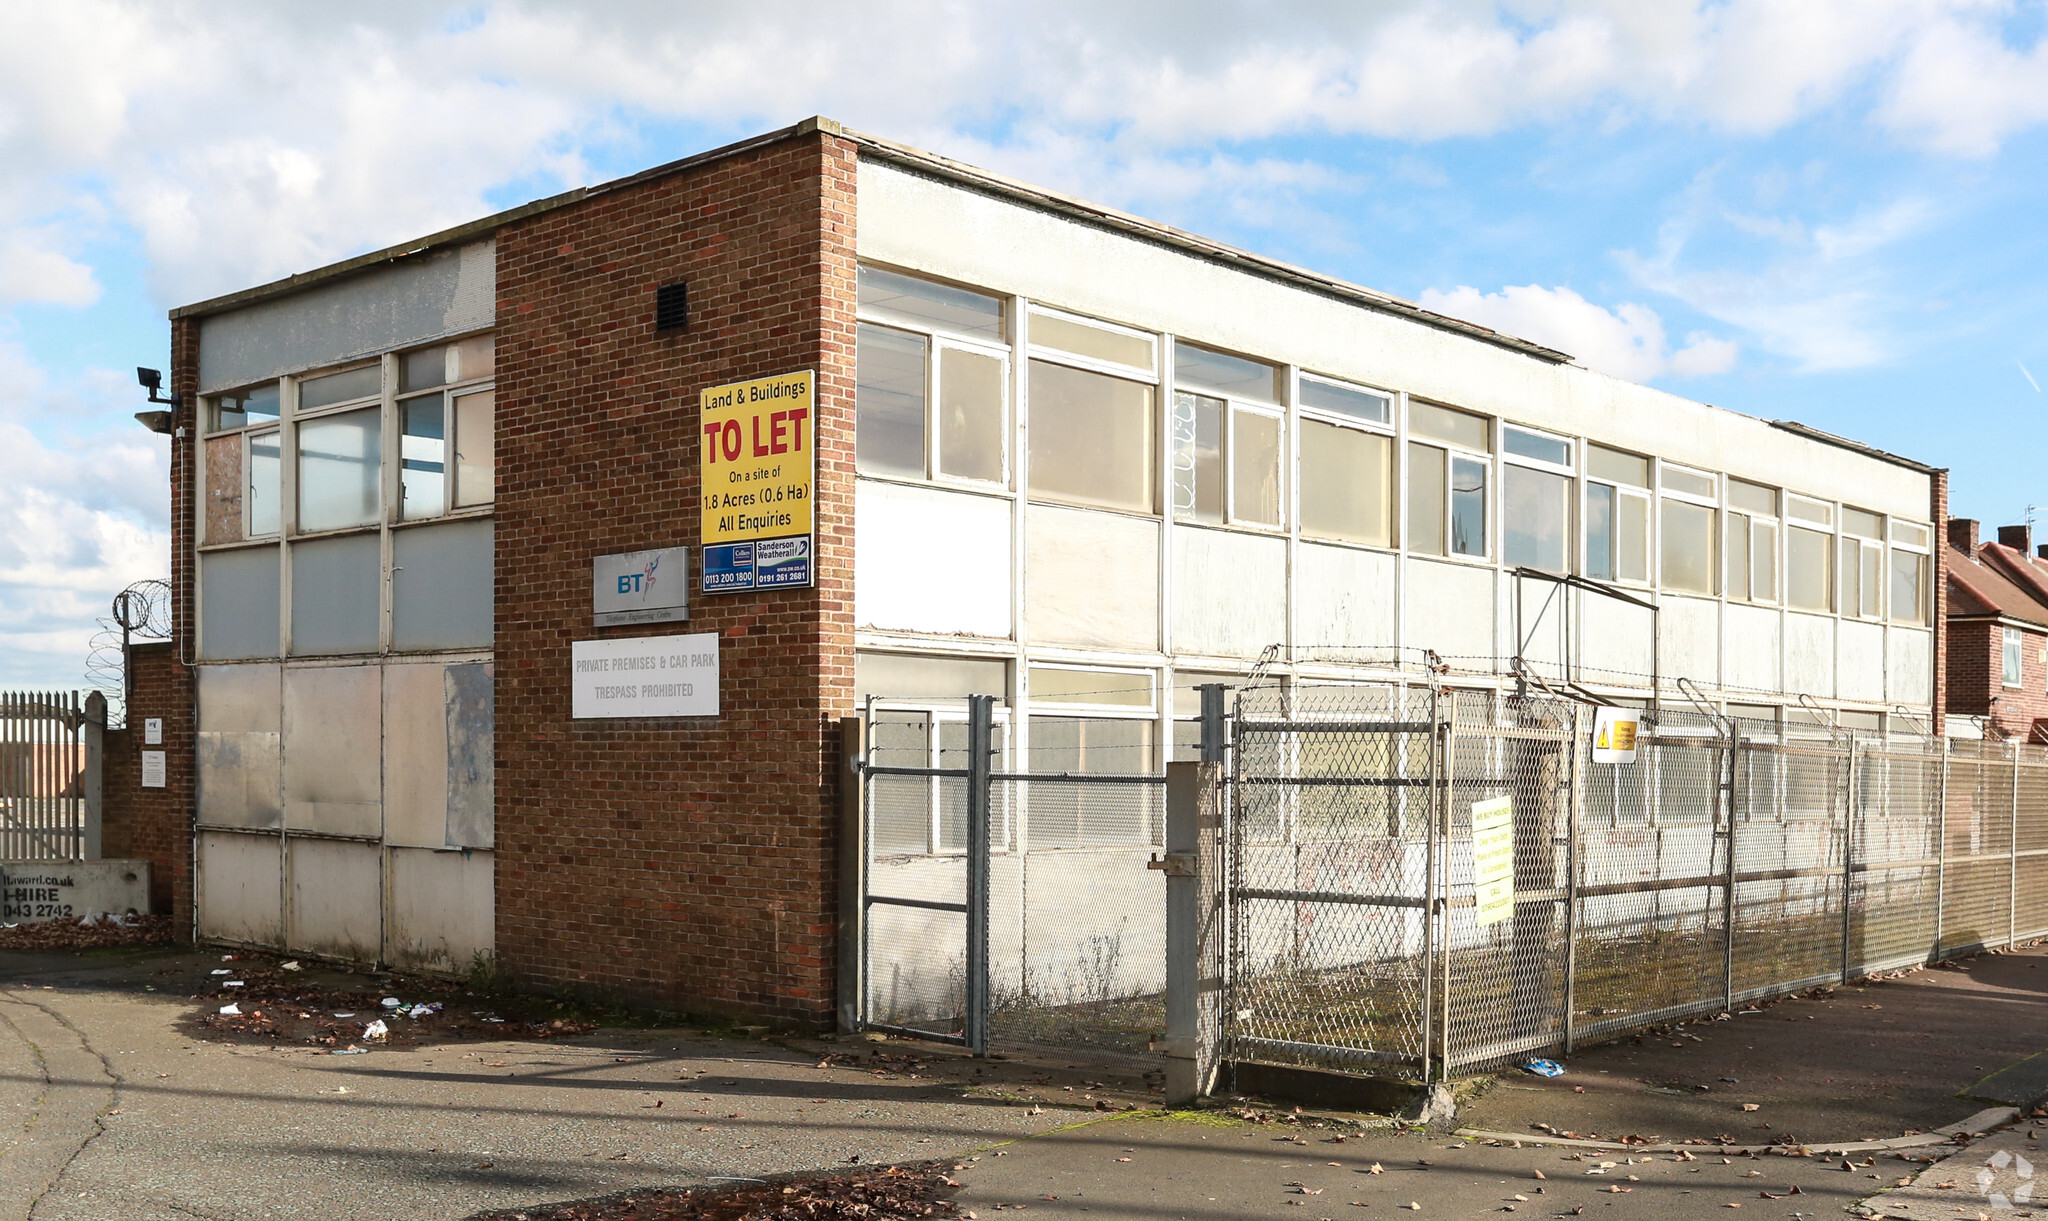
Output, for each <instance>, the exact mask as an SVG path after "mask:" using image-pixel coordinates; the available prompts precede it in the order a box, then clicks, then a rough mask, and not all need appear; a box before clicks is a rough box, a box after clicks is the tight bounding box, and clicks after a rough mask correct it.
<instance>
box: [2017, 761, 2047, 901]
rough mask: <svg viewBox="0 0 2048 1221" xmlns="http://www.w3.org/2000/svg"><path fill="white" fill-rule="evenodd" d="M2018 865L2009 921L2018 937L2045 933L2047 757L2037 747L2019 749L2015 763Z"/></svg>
mask: <svg viewBox="0 0 2048 1221" xmlns="http://www.w3.org/2000/svg"><path fill="white" fill-rule="evenodd" d="M2018 785H2019V819H2018V823H2017V826H2016V833H2017V836H2018V844H2017V847H2018V852H2019V867H2018V873H2017V879H2016V882H2017V884H2016V886H2015V887H2014V896H2015V900H2016V902H2017V904H2018V910H2016V911H2015V912H2014V913H2013V923H2014V925H2015V926H2016V931H2017V933H2018V935H2019V936H2020V937H2022V938H2033V937H2040V936H2043V935H2048V759H2044V758H2043V757H2042V754H2041V751H2040V750H2039V748H2035V747H2029V748H2025V749H2023V750H2022V752H2021V759H2020V764H2019V779H2018Z"/></svg>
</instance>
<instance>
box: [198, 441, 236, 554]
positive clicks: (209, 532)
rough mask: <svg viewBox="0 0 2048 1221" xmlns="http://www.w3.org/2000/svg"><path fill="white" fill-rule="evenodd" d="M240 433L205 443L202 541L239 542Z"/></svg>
mask: <svg viewBox="0 0 2048 1221" xmlns="http://www.w3.org/2000/svg"><path fill="white" fill-rule="evenodd" d="M242 487H243V481H242V434H240V433H235V434H233V435H231V436H225V437H209V438H207V441H206V541H207V542H209V543H239V542H241V541H242Z"/></svg>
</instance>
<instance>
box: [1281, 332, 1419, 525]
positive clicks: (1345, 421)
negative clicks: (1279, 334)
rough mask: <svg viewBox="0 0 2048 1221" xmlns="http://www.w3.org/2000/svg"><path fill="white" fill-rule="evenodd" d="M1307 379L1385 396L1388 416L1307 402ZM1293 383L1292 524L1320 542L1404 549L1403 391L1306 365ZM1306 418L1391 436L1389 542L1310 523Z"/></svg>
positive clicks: (1285, 493) (1287, 493) (1289, 438)
mask: <svg viewBox="0 0 2048 1221" xmlns="http://www.w3.org/2000/svg"><path fill="white" fill-rule="evenodd" d="M1303 382H1319V383H1321V384H1323V385H1326V386H1334V387H1336V388H1337V389H1339V390H1349V391H1355V392H1358V393H1361V394H1369V395H1372V396H1374V397H1376V398H1379V399H1383V400H1384V401H1385V402H1386V404H1387V418H1386V421H1385V422H1384V423H1380V422H1375V421H1372V420H1367V419H1363V418H1361V417H1359V416H1355V415H1347V414H1345V413H1344V412H1341V411H1336V410H1333V409H1331V408H1327V407H1310V406H1307V405H1305V404H1304V403H1303V402H1302V397H1301V385H1302V383H1303ZM1289 389H1290V393H1289V394H1288V398H1289V399H1290V400H1291V401H1292V402H1293V404H1294V413H1293V414H1294V417H1295V420H1294V425H1293V427H1291V428H1284V435H1285V441H1284V442H1283V443H1285V444H1291V446H1292V448H1293V450H1294V453H1293V455H1292V457H1293V460H1292V461H1291V462H1289V461H1286V460H1285V458H1284V457H1283V460H1282V467H1283V470H1285V471H1291V472H1292V474H1293V479H1292V481H1291V483H1290V485H1289V486H1287V487H1284V488H1283V489H1282V492H1281V496H1282V500H1283V502H1284V503H1285V504H1288V505H1291V506H1292V508H1293V512H1292V514H1291V516H1292V519H1293V520H1292V523H1291V525H1290V527H1289V528H1290V529H1291V530H1292V531H1293V533H1294V534H1295V535H1297V536H1298V537H1300V538H1303V539H1309V540H1313V541H1315V542H1317V543H1334V544H1337V545H1339V546H1347V547H1370V548H1372V549H1373V550H1375V551H1387V552H1398V551H1401V550H1403V549H1404V548H1405V547H1406V545H1407V532H1406V526H1407V523H1406V520H1405V519H1406V517H1407V512H1406V510H1405V509H1404V507H1403V499H1402V497H1403V493H1405V492H1406V490H1407V483H1408V481H1407V471H1408V466H1407V461H1406V459H1405V458H1404V457H1403V456H1402V438H1401V432H1402V430H1401V428H1400V423H1401V419H1402V396H1401V395H1400V394H1397V393H1395V392H1394V391H1392V390H1381V389H1378V388H1377V387H1373V386H1368V385H1366V384H1365V383H1363V382H1352V381H1346V380H1344V379H1342V378H1337V377H1331V376H1330V375H1329V374H1326V373H1310V372H1307V371H1305V370H1302V369H1296V370H1295V373H1294V383H1293V385H1292V386H1291V387H1290V388H1289ZM1303 424H1327V425H1330V426H1331V427H1335V428H1347V429H1350V430H1352V431H1354V432H1362V433H1365V434H1367V435H1368V436H1374V437H1381V438H1384V439H1385V441H1386V443H1387V466H1386V470H1385V472H1384V474H1385V476H1386V487H1385V488H1384V489H1382V491H1383V493H1384V495H1385V496H1386V499H1387V506H1386V510H1387V541H1386V543H1385V544H1384V545H1381V544H1378V543H1368V542H1362V541H1360V540H1358V539H1355V538H1336V537H1333V536H1331V535H1327V534H1317V533H1314V532H1312V531H1310V530H1309V529H1308V525H1307V518H1306V514H1304V513H1303V512H1302V509H1301V499H1302V496H1303V495H1304V494H1305V489H1306V487H1307V485H1306V483H1305V482H1304V480H1303V478H1302V455H1303V446H1302V444H1301V434H1302V430H1301V425H1303Z"/></svg>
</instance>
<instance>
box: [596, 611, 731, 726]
mask: <svg viewBox="0 0 2048 1221" xmlns="http://www.w3.org/2000/svg"><path fill="white" fill-rule="evenodd" d="M570 666H571V670H572V674H571V683H570V691H571V715H572V716H574V717H576V718H577V719H579V720H588V719H591V718H596V717H641V716H717V715H718V633H716V632H701V633H698V634H695V635H690V636H641V637H637V638H635V639H631V640H579V641H577V642H576V643H575V644H574V645H572V646H571V647H570Z"/></svg>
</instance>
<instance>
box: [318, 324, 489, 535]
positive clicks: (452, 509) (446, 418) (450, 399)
mask: <svg viewBox="0 0 2048 1221" xmlns="http://www.w3.org/2000/svg"><path fill="white" fill-rule="evenodd" d="M479 335H493V338H494V342H495V335H494V332H492V331H491V330H489V329H486V330H482V331H471V332H469V333H467V334H463V335H453V336H449V337H448V338H445V339H437V340H435V341H434V342H432V343H424V344H417V345H414V346H413V347H410V348H400V349H399V350H397V351H395V352H393V353H391V354H390V358H391V364H390V367H389V368H387V369H386V370H385V384H386V392H385V395H384V397H385V398H386V399H388V400H389V401H390V403H391V410H390V414H389V417H388V421H387V422H388V424H389V435H390V436H391V437H392V438H394V439H395V440H396V441H397V444H395V445H387V446H385V449H386V450H387V451H388V452H387V453H386V454H385V456H384V457H385V463H386V471H385V475H386V477H387V478H388V479H389V480H390V481H391V490H390V492H389V494H388V495H387V500H388V501H389V503H388V504H387V506H386V512H387V514H388V515H389V517H390V521H391V525H392V527H393V528H398V527H402V526H413V525H420V524H423V523H426V522H436V521H447V520H449V519H450V518H458V517H474V516H479V515H481V514H485V513H489V512H490V511H491V510H492V508H493V507H494V506H495V504H496V502H497V496H496V494H495V484H496V472H497V446H496V435H497V404H496V402H495V401H493V403H492V405H491V417H492V428H491V431H492V440H493V444H492V455H491V471H492V475H493V487H494V492H493V495H492V496H491V498H490V499H489V500H486V501H484V502H483V503H481V504H470V505H457V504H456V503H455V497H456V463H455V453H456V450H455V447H456V445H457V444H458V443H459V438H458V437H457V435H456V432H457V428H458V425H457V424H456V412H455V400H456V399H458V398H463V397H466V396H468V395H472V394H477V393H481V392H484V391H494V390H496V389H497V384H498V366H497V360H496V358H495V354H494V356H493V359H492V362H491V371H490V372H489V373H486V374H484V375H482V376H480V377H471V378H463V379H458V380H456V381H451V382H443V383H442V384H440V385H438V386H429V387H427V388H426V389H424V390H404V391H401V390H400V389H399V388H398V383H399V380H400V378H399V374H398V370H399V369H400V368H401V367H402V366H403V362H404V360H405V358H406V357H408V356H411V355H412V354H414V353H415V352H422V351H426V350H428V349H432V348H452V347H454V346H456V345H457V344H460V343H462V342H463V341H464V340H467V339H475V338H477V337H478V336H479ZM435 394H438V395H440V396H441V448H442V451H443V452H442V458H441V510H440V512H438V513H433V514H429V515H427V516H423V517H407V516H406V515H405V453H404V449H405V405H406V404H407V403H410V402H412V401H414V400H416V399H423V398H426V397H428V396H429V395H435ZM325 412H326V409H325V408H322V409H321V410H320V412H318V413H316V415H318V414H325Z"/></svg>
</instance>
